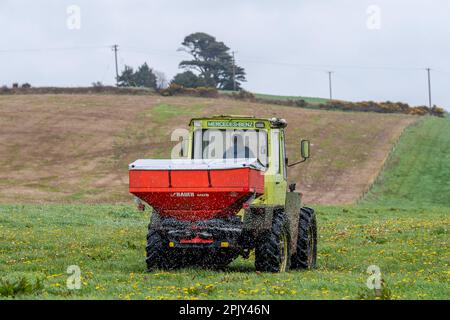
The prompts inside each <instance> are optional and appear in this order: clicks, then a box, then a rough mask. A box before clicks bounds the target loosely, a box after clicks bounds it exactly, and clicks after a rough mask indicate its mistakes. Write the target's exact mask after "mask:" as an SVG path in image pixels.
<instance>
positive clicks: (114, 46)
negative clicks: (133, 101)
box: [112, 44, 119, 86]
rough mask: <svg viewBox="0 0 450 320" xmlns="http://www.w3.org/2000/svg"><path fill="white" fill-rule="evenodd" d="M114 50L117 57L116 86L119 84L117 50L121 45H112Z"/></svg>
mask: <svg viewBox="0 0 450 320" xmlns="http://www.w3.org/2000/svg"><path fill="white" fill-rule="evenodd" d="M112 49H113V51H114V57H115V59H116V86H119V65H118V63H117V51H118V50H119V46H118V45H117V44H115V45H113V46H112Z"/></svg>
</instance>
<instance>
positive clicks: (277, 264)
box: [255, 212, 291, 272]
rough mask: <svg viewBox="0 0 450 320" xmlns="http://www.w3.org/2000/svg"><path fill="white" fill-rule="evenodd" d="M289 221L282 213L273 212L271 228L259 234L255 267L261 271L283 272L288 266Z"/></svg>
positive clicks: (289, 254) (289, 250)
mask: <svg viewBox="0 0 450 320" xmlns="http://www.w3.org/2000/svg"><path fill="white" fill-rule="evenodd" d="M290 238H291V237H290V233H289V222H288V220H287V218H286V216H285V215H284V214H283V213H280V212H275V213H274V217H273V220H272V229H271V230H269V231H267V232H266V233H264V234H263V235H262V236H260V237H259V238H258V239H257V241H256V246H255V268H256V270H257V271H261V272H285V271H287V270H289V267H290V257H291V253H290V252H291V248H290V242H291V240H290Z"/></svg>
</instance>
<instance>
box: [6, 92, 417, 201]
mask: <svg viewBox="0 0 450 320" xmlns="http://www.w3.org/2000/svg"><path fill="white" fill-rule="evenodd" d="M214 114H248V115H257V116H263V117H273V116H278V117H283V118H286V119H287V120H288V123H289V127H288V130H287V135H288V137H287V140H288V147H287V149H288V156H289V158H290V159H291V160H295V159H296V158H297V157H298V149H299V141H300V139H301V138H307V139H310V140H311V141H312V143H313V148H312V152H313V158H312V159H311V160H310V161H309V162H307V163H306V164H304V165H300V166H297V167H295V168H293V169H292V170H291V171H290V173H289V174H290V181H297V182H298V189H299V190H301V191H302V192H303V193H304V195H305V196H304V198H305V200H306V202H309V203H321V204H345V203H351V202H353V201H355V200H356V199H357V198H358V197H359V195H360V194H361V192H362V191H363V190H364V189H365V188H366V187H367V186H368V184H369V183H370V181H371V180H372V179H373V178H374V177H375V176H376V174H377V172H378V171H379V169H380V168H381V166H382V163H383V161H384V159H385V158H386V155H387V154H388V152H389V150H390V149H391V148H392V145H393V143H394V142H395V141H396V140H397V138H398V136H399V135H400V133H401V131H402V130H403V128H404V127H405V126H406V125H408V124H410V123H412V122H414V121H415V120H417V118H415V117H411V116H405V115H394V114H389V115H387V114H386V115H384V114H374V113H344V112H331V111H319V110H306V109H299V108H293V107H281V106H269V105H265V104H253V103H246V102H240V101H232V100H223V99H201V98H185V97H169V98H162V97H159V96H117V95H17V96H0V165H1V166H0V203H39V202H58V203H59V202H63V203H66V202H67V203H73V202H78V203H80V202H82V203H99V202H127V201H130V199H131V197H130V196H129V195H128V192H127V185H128V175H127V164H128V163H129V162H131V161H133V160H135V159H137V158H144V157H160V158H161V157H168V156H169V155H170V150H171V146H172V145H173V143H172V142H170V133H171V132H172V130H173V129H174V128H185V127H186V125H187V122H188V120H189V118H190V117H191V116H199V115H214Z"/></svg>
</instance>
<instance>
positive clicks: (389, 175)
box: [364, 116, 450, 213]
mask: <svg viewBox="0 0 450 320" xmlns="http://www.w3.org/2000/svg"><path fill="white" fill-rule="evenodd" d="M364 202H365V203H371V202H374V203H376V204H384V205H396V206H398V205H402V206H417V207H424V206H443V207H449V208H450V117H448V116H447V117H446V118H443V119H442V118H436V117H428V118H426V119H424V120H423V121H420V123H419V124H418V125H416V126H412V127H410V128H408V129H407V131H406V133H405V135H404V137H403V138H402V139H401V140H400V142H399V144H398V146H397V148H396V150H395V152H394V153H393V154H392V156H391V157H390V159H389V161H388V163H387V167H386V170H384V171H383V173H382V175H381V176H380V179H379V181H378V183H377V184H375V186H374V187H373V188H372V190H371V192H370V193H369V194H368V195H367V196H366V198H365V201H364ZM449 213H450V211H449Z"/></svg>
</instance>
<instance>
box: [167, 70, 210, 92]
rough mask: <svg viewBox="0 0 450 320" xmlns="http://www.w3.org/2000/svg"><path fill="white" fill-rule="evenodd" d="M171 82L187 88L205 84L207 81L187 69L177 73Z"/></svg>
mask: <svg viewBox="0 0 450 320" xmlns="http://www.w3.org/2000/svg"><path fill="white" fill-rule="evenodd" d="M171 83H175V84H178V85H180V86H183V87H185V88H197V87H203V86H205V81H204V80H203V79H202V78H200V77H199V76H197V75H196V74H195V73H193V72H192V71H185V72H182V73H179V74H177V75H176V76H175V77H174V78H173V80H172V82H171Z"/></svg>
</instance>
